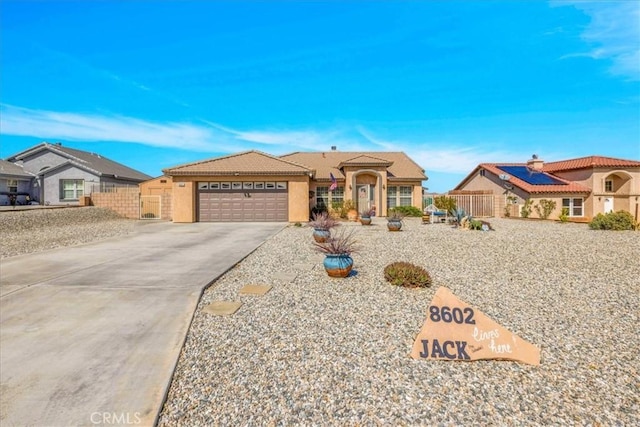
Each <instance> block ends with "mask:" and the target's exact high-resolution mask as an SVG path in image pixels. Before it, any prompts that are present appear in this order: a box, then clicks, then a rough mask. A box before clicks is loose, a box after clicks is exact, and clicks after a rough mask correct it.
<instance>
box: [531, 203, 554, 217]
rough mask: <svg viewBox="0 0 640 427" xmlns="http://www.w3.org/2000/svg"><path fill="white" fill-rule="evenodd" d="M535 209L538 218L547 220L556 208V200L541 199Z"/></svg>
mask: <svg viewBox="0 0 640 427" xmlns="http://www.w3.org/2000/svg"><path fill="white" fill-rule="evenodd" d="M534 207H535V208H536V212H538V217H540V218H542V219H547V218H549V215H551V212H553V210H554V209H555V208H556V202H555V201H554V200H547V199H540V201H539V202H538V204H537V205H535V206H534Z"/></svg>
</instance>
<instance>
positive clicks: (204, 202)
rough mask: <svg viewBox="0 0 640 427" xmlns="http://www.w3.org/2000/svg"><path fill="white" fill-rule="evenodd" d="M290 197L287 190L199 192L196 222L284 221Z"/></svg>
mask: <svg viewBox="0 0 640 427" xmlns="http://www.w3.org/2000/svg"><path fill="white" fill-rule="evenodd" d="M288 201H289V197H288V194H287V192H286V191H282V190H263V191H257V192H246V191H245V192H233V191H224V190H220V191H209V190H202V191H199V192H198V221H201V222H248V221H274V222H276V221H278V222H281V221H287V220H288V219H289V214H288V210H289V203H288Z"/></svg>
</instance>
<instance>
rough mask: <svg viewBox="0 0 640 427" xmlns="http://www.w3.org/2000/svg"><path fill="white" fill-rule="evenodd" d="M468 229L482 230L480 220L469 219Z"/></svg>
mask: <svg viewBox="0 0 640 427" xmlns="http://www.w3.org/2000/svg"><path fill="white" fill-rule="evenodd" d="M469 230H482V221H478V220H477V219H472V220H471V221H469Z"/></svg>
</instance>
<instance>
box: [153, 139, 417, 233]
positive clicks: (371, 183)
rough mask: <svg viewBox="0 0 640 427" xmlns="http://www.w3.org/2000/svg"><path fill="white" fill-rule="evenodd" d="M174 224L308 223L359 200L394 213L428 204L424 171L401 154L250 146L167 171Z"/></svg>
mask: <svg viewBox="0 0 640 427" xmlns="http://www.w3.org/2000/svg"><path fill="white" fill-rule="evenodd" d="M163 173H164V174H165V175H166V176H168V177H170V178H171V180H172V183H173V184H172V185H173V188H172V197H173V199H172V209H173V221H174V222H196V221H200V222H207V221H211V222H215V221H289V222H296V221H307V220H308V219H309V213H310V212H311V210H312V209H313V208H314V207H329V206H331V204H332V203H334V202H341V201H345V200H353V202H354V204H355V205H356V206H357V209H358V210H364V209H376V212H377V213H378V215H381V216H384V215H386V214H387V209H388V208H390V207H394V206H415V207H417V208H419V209H420V208H421V207H422V181H424V180H427V179H428V178H427V176H426V175H425V173H424V170H423V169H422V168H421V167H420V166H418V164H417V163H415V162H414V161H413V160H411V158H409V157H408V156H407V155H406V154H405V153H402V152H342V151H337V150H335V149H332V150H331V151H327V152H295V153H291V154H286V155H283V156H273V155H270V154H267V153H263V152H260V151H255V150H252V151H246V152H241V153H236V154H231V155H228V156H223V157H218V158H213V159H207V160H203V161H199V162H194V163H189V164H185V165H179V166H175V167H171V168H167V169H165V170H163Z"/></svg>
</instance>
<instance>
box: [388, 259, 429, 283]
mask: <svg viewBox="0 0 640 427" xmlns="http://www.w3.org/2000/svg"><path fill="white" fill-rule="evenodd" d="M384 278H385V279H386V280H387V282H389V283H391V284H392V285H394V286H404V287H407V288H426V287H428V286H431V276H430V275H429V272H428V271H427V270H425V269H424V268H422V267H419V266H417V265H414V264H411V263H408V262H393V263H391V264H389V265H387V266H386V267H385V268H384Z"/></svg>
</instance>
